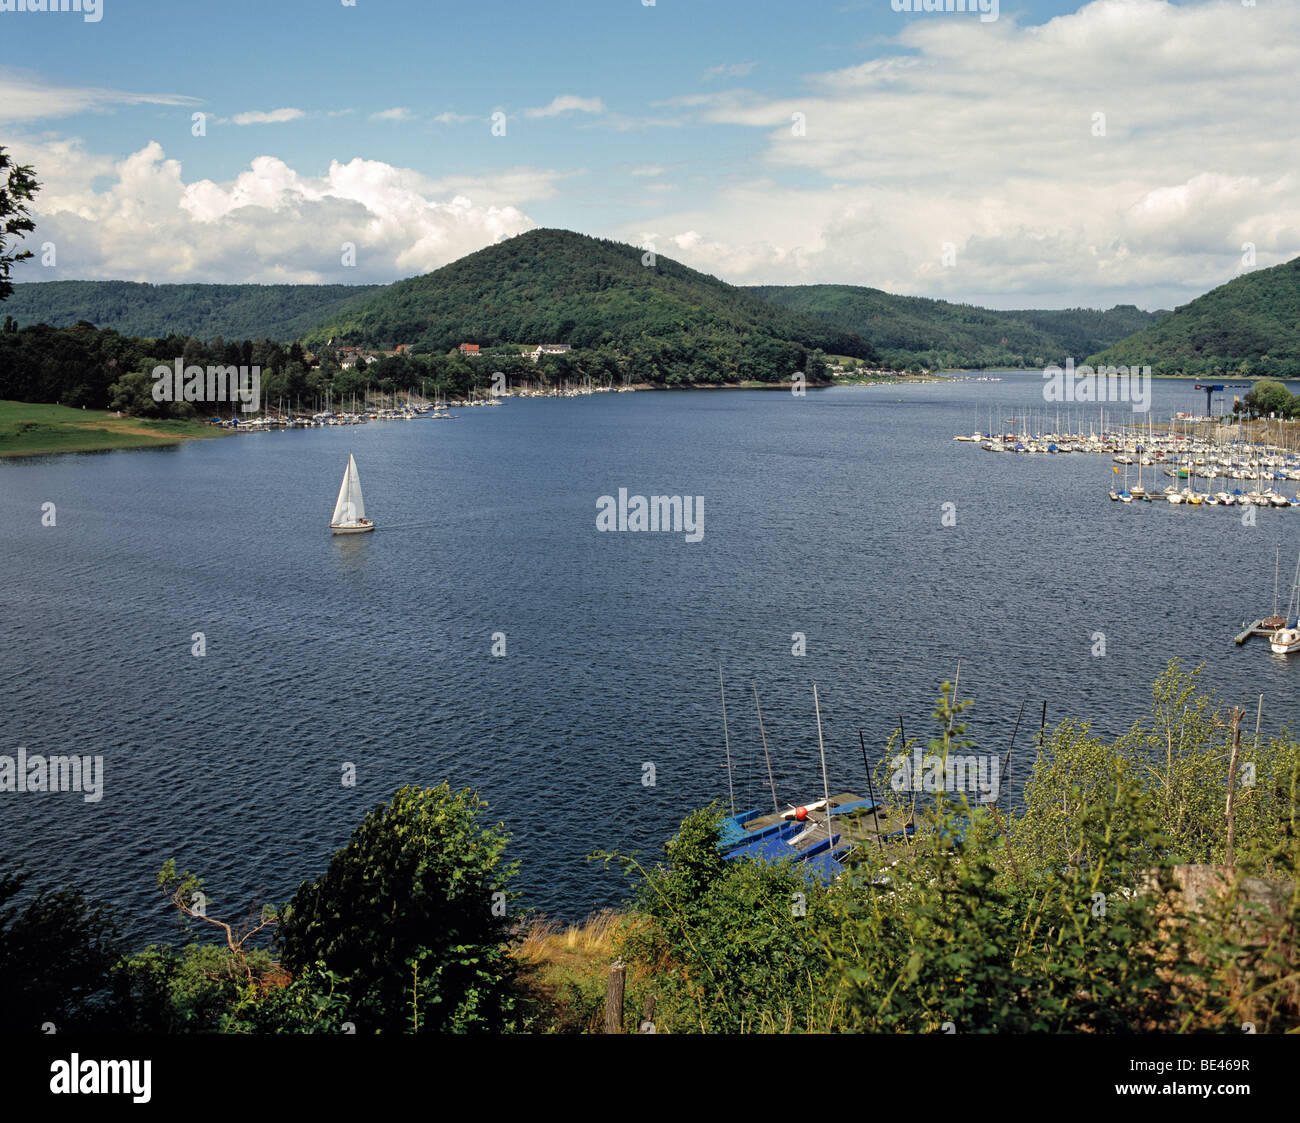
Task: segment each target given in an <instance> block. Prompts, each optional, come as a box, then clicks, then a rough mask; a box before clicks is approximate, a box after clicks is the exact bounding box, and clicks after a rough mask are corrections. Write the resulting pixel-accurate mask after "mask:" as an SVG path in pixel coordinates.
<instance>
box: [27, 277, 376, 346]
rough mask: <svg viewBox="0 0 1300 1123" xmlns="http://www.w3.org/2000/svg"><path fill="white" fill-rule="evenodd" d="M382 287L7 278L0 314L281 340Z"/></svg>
mask: <svg viewBox="0 0 1300 1123" xmlns="http://www.w3.org/2000/svg"><path fill="white" fill-rule="evenodd" d="M382 287H383V286H382V285H147V284H138V283H136V282H134V281H44V282H40V283H35V282H31V283H27V284H19V285H14V291H13V295H12V296H11V297H10V298H9V299H8V300H6V301H5V302H4V313H5V315H7V316H12V317H13V318H14V319H15V320H16V321H17V322H18V326H19V327H28V326H30V325H32V324H40V323H43V324H49V325H50V326H51V327H71V326H72V325H73V324H76V323H78V322H80V321H83V320H84V321H87V322H88V323H92V324H94V325H95V326H96V327H99V328H108V329H111V330H113V331H116V332H120V333H121V334H122V335H133V336H150V337H158V336H168V335H187V336H195V337H197V338H199V339H212V338H213V337H215V336H218V335H219V336H222V337H223V338H225V339H275V340H281V341H288V340H292V339H297V338H298V337H299V336H301V335H302V334H303V333H304V332H306V331H308V330H309V329H310V328H312V327H313V326H314V325H316V324H318V323H320V322H321V320H323V319H325V318H327V317H329V316H334V315H337V314H339V313H340V312H344V311H346V310H347V309H348V308H351V307H353V306H355V305H357V304H360V303H362V302H364V301H365V300H367V299H368V298H369V297H370V296H371V295H372V294H373V293H374V292H375V290H377V289H380V288H382Z"/></svg>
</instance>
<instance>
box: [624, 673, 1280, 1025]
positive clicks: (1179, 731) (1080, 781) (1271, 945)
mask: <svg viewBox="0 0 1300 1123" xmlns="http://www.w3.org/2000/svg"><path fill="white" fill-rule="evenodd" d="M1198 673H1199V672H1197V671H1193V672H1190V673H1189V672H1184V671H1183V670H1182V669H1180V668H1179V667H1178V666H1177V664H1173V665H1171V666H1170V668H1169V669H1168V670H1167V671H1166V672H1165V674H1163V675H1162V676H1161V677H1160V679H1159V680H1158V681H1157V683H1156V685H1155V688H1154V691H1153V700H1154V706H1153V712H1152V716H1151V720H1150V721H1149V722H1147V723H1138V724H1135V726H1134V727H1133V729H1131V730H1130V731H1129V732H1128V733H1126V734H1125V735H1124V736H1122V737H1120V738H1118V739H1116V740H1115V741H1114V742H1106V741H1104V740H1102V739H1100V738H1098V737H1096V736H1094V735H1093V734H1091V732H1090V731H1089V729H1088V727H1087V726H1080V725H1078V724H1075V723H1070V722H1067V723H1065V724H1063V725H1062V726H1061V727H1059V728H1058V729H1057V730H1056V731H1055V732H1054V733H1053V734H1052V736H1051V737H1050V738H1049V739H1048V740H1047V741H1046V743H1045V744H1044V745H1043V746H1042V749H1041V751H1040V753H1039V755H1038V758H1037V760H1036V762H1035V764H1034V771H1033V775H1032V779H1031V780H1030V782H1029V783H1028V785H1027V787H1026V792H1025V807H1024V809H1023V810H1022V811H1020V812H1019V813H1016V814H1010V813H1004V812H999V811H998V810H997V809H996V808H995V807H990V806H988V805H983V804H979V803H972V802H968V801H967V799H966V797H965V796H964V795H963V796H960V797H958V798H954V797H953V796H952V795H951V794H949V793H946V792H944V791H939V792H937V793H935V795H934V796H933V797H932V798H931V800H930V802H929V804H928V806H926V807H925V808H923V809H921V810H919V811H918V812H917V815H918V819H919V829H918V831H917V834H916V836H915V838H914V840H913V841H912V842H911V843H908V844H904V843H901V842H899V843H895V844H894V845H892V846H891V847H890V848H888V849H887V850H884V851H883V852H882V851H881V850H880V849H878V848H870V847H869V848H864V849H863V850H862V851H860V852H859V855H858V864H857V865H855V866H854V868H853V869H852V870H851V871H850V872H849V874H848V875H846V876H845V877H843V878H841V879H840V881H839V882H837V883H836V884H834V885H833V886H831V887H821V886H815V887H813V886H808V885H807V884H806V883H802V884H801V883H800V877H799V874H798V872H797V867H791V866H790V864H789V863H788V862H784V863H777V864H757V863H750V862H736V863H728V862H723V861H721V860H719V858H718V856H717V853H716V847H715V840H716V837H717V829H718V824H719V822H720V813H719V812H718V811H717V810H716V808H714V809H710V810H709V811H708V812H699V813H697V814H695V815H693V816H691V817H689V818H688V819H687V820H686V821H685V822H684V823H683V824H682V828H681V830H680V831H679V833H678V834H677V836H676V837H675V838H674V839H673V841H672V842H671V843H670V844H669V845H668V848H667V852H666V862H665V863H664V864H663V865H661V866H658V867H655V868H654V869H651V870H648V871H644V872H643V874H642V879H641V882H640V885H639V888H638V890H637V897H636V903H635V909H636V911H637V912H638V913H639V914H640V915H641V916H642V917H644V918H645V919H646V920H647V921H648V922H649V923H648V926H647V927H644V928H641V929H639V930H637V934H636V935H635V936H634V937H632V938H629V939H628V940H626V941H625V942H624V944H623V945H622V947H621V949H620V950H621V951H622V952H623V954H624V955H625V956H627V957H629V958H630V959H632V960H633V961H634V962H635V961H641V962H644V963H648V964H650V965H652V966H653V967H654V970H655V974H656V978H657V979H658V980H659V981H660V1002H661V1005H660V1009H661V1011H662V1012H663V1013H662V1016H661V1024H662V1028H664V1029H675V1030H678V1031H700V1032H719V1031H737V1030H777V1031H784V1030H790V1029H811V1030H819V1029H820V1030H829V1029H851V1030H860V1031H866V1032H963V1033H969V1032H1003V1033H1005V1032H1013V1033H1027V1032H1056V1033H1059V1032H1089V1033H1137V1032H1171V1031H1183V1032H1186V1031H1196V1030H1215V1029H1218V1030H1239V1029H1240V1028H1241V1027H1242V1025H1243V1024H1244V1023H1246V1022H1250V1023H1252V1025H1253V1026H1254V1027H1255V1028H1258V1029H1259V1031H1261V1032H1264V1031H1266V1030H1273V1031H1278V1030H1285V1029H1294V1028H1295V1027H1296V1026H1297V1025H1300V992H1298V989H1297V984H1296V974H1295V969H1294V949H1295V946H1296V932H1297V925H1298V924H1300V880H1298V878H1297V856H1298V855H1300V845H1298V842H1297V832H1296V793H1297V789H1298V787H1300V784H1298V779H1300V748H1298V747H1297V746H1296V745H1295V744H1294V743H1292V742H1290V741H1289V740H1287V739H1285V738H1279V739H1274V740H1271V741H1268V742H1266V743H1260V744H1255V743H1254V739H1253V738H1243V741H1244V744H1243V745H1242V746H1241V747H1240V754H1239V761H1238V770H1237V773H1236V774H1235V780H1234V784H1233V787H1234V797H1233V806H1234V820H1235V822H1234V830H1235V837H1234V850H1233V853H1232V855H1231V864H1228V858H1229V855H1228V853H1227V851H1228V845H1229V844H1228V841H1227V829H1226V823H1225V807H1226V799H1227V792H1228V761H1229V756H1230V750H1231V744H1232V729H1231V725H1230V723H1229V722H1228V721H1226V720H1225V719H1224V715H1223V714H1222V713H1221V711H1220V710H1219V708H1218V707H1217V706H1216V705H1215V703H1214V701H1213V699H1212V698H1210V697H1208V696H1207V695H1205V694H1203V693H1202V692H1200V690H1199V688H1198ZM966 704H967V703H963V704H962V705H953V704H952V702H951V699H950V694H949V688H948V687H947V685H946V684H945V688H944V693H943V696H942V697H941V699H940V701H939V705H938V707H937V709H936V713H935V717H936V720H937V722H938V726H939V736H938V737H936V738H935V739H934V740H932V741H931V742H930V743H929V746H928V748H929V752H930V753H932V754H934V755H935V756H936V757H937V758H939V759H940V760H941V761H947V759H948V758H949V757H950V756H951V755H954V754H958V753H968V752H969V751H970V750H971V749H973V748H974V746H973V745H972V744H970V743H969V742H967V741H965V740H964V739H963V734H964V727H963V726H962V725H961V724H959V723H958V720H957V719H958V718H959V716H960V711H961V710H962V709H964V707H965V705H966ZM908 749H909V751H910V749H911V745H910V744H909V746H908ZM887 774H888V766H886V768H885V769H883V770H882V774H881V776H880V780H881V783H880V784H878V786H877V791H885V792H889V790H890V789H889V785H888V779H887ZM1247 781H1248V782H1247ZM909 798H910V797H909ZM894 802H895V804H896V811H897V812H898V813H900V814H902V815H903V816H904V817H905V816H906V813H907V808H906V804H905V802H904V801H903V800H901V799H898V798H896V797H894ZM1209 865H1213V866H1214V867H1215V870H1217V871H1218V878H1217V887H1216V889H1215V891H1214V892H1213V893H1211V894H1209V895H1208V896H1206V897H1205V898H1204V899H1200V900H1198V899H1195V897H1194V895H1193V894H1192V893H1191V892H1190V890H1189V891H1184V888H1183V886H1184V884H1185V883H1186V879H1187V877H1188V867H1189V866H1195V867H1200V868H1204V867H1206V866H1209ZM629 868H630V869H639V868H640V867H639V866H637V865H636V864H635V863H632V862H631V860H629ZM1215 870H1212V871H1211V872H1212V873H1213V872H1215ZM1180 878H1181V879H1182V880H1180ZM1211 880H1212V881H1213V880H1214V879H1211ZM794 893H802V894H804V905H805V906H806V907H805V908H804V909H802V910H800V909H792V908H791V900H792V895H793V894H794ZM801 912H802V915H801Z"/></svg>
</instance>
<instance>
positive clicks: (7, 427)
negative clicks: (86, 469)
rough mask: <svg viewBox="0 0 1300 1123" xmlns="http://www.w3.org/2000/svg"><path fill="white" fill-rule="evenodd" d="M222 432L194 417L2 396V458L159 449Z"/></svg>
mask: <svg viewBox="0 0 1300 1123" xmlns="http://www.w3.org/2000/svg"><path fill="white" fill-rule="evenodd" d="M220 435H222V430H220V429H216V428H212V427H209V426H207V425H202V424H199V423H198V422H196V421H148V420H145V419H143V418H139V417H127V416H122V417H119V416H117V414H115V413H111V412H108V411H107V410H92V409H71V408H69V407H68V406H53V405H38V404H33V403H29V402H5V401H0V457H5V456H43V455H48V454H49V453H55V452H104V451H107V450H109V449H115V448H159V447H162V446H165V445H174V444H178V443H179V442H181V441H186V440H193V439H195V438H205V437H215V436H220Z"/></svg>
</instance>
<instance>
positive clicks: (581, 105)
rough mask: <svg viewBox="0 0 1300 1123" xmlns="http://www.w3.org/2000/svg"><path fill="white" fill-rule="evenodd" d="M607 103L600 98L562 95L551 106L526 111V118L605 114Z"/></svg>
mask: <svg viewBox="0 0 1300 1123" xmlns="http://www.w3.org/2000/svg"><path fill="white" fill-rule="evenodd" d="M604 112H605V103H604V102H603V101H601V100H600V98H598V97H578V96H577V95H576V94H561V95H560V96H558V97H555V98H553V99H552V100H551V103H550V105H543V106H540V107H538V108H534V109H525V110H524V116H525V117H558V116H559V115H560V114H561V113H604Z"/></svg>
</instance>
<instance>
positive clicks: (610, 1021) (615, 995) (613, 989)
mask: <svg viewBox="0 0 1300 1123" xmlns="http://www.w3.org/2000/svg"><path fill="white" fill-rule="evenodd" d="M626 982H627V968H626V967H624V966H623V961H622V960H621V959H619V960H615V962H614V964H613V966H612V967H610V969H609V987H608V989H606V991H605V1032H606V1033H622V1032H623V988H624V985H625V984H626Z"/></svg>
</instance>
